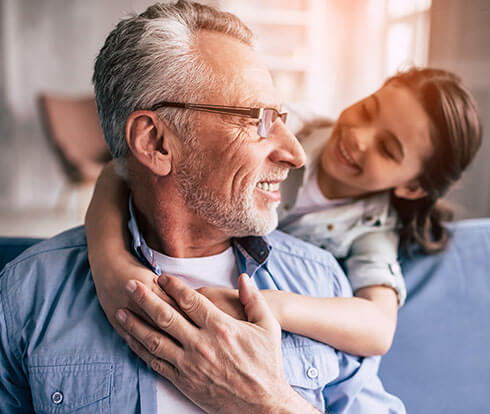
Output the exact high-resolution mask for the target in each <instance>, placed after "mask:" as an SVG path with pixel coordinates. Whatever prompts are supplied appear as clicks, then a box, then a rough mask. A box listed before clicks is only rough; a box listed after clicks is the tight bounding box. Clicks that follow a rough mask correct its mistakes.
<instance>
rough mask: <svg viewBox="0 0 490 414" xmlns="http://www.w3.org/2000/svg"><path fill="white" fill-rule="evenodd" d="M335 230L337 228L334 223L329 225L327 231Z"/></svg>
mask: <svg viewBox="0 0 490 414" xmlns="http://www.w3.org/2000/svg"><path fill="white" fill-rule="evenodd" d="M334 228H335V226H334V225H333V224H332V223H330V224H327V230H328V231H332V230H333V229H334Z"/></svg>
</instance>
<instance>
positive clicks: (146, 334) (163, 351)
mask: <svg viewBox="0 0 490 414" xmlns="http://www.w3.org/2000/svg"><path fill="white" fill-rule="evenodd" d="M116 319H117V321H118V322H119V324H120V325H121V327H122V328H123V329H124V331H125V332H126V334H129V335H131V337H133V338H134V339H135V340H137V341H138V342H139V343H140V344H141V345H143V346H144V347H145V348H146V350H147V351H148V352H149V353H150V354H152V355H153V356H155V357H157V358H160V359H165V360H167V361H168V362H170V363H172V364H176V363H177V361H178V358H180V357H182V355H183V353H184V351H183V349H182V347H181V346H180V345H178V344H177V343H175V342H174V341H173V340H172V339H170V338H169V337H167V336H165V335H164V334H162V333H161V332H158V331H157V330H155V329H154V328H152V327H151V326H149V325H148V324H147V323H146V322H144V321H143V320H141V319H140V318H138V317H137V316H135V315H133V314H132V313H131V312H130V311H127V310H125V309H119V310H118V311H117V312H116Z"/></svg>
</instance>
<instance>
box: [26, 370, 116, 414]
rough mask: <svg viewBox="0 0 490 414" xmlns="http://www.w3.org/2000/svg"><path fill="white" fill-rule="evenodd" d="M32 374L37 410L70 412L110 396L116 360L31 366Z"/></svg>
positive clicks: (34, 400)
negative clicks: (112, 361)
mask: <svg viewBox="0 0 490 414" xmlns="http://www.w3.org/2000/svg"><path fill="white" fill-rule="evenodd" d="M29 378H30V384H31V390H32V400H33V401H32V402H33V405H34V409H35V411H36V412H41V413H67V412H71V411H74V410H78V409H80V408H82V407H84V406H86V405H89V404H93V403H95V402H97V401H99V400H102V399H104V398H108V397H109V395H110V392H111V384H112V364H109V363H86V364H68V365H49V366H30V367H29Z"/></svg>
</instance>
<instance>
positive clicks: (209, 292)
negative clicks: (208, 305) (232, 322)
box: [197, 286, 247, 321]
mask: <svg viewBox="0 0 490 414" xmlns="http://www.w3.org/2000/svg"><path fill="white" fill-rule="evenodd" d="M197 291H198V292H199V293H200V294H201V295H204V296H206V297H207V298H208V299H209V300H210V301H211V302H212V303H213V304H214V305H215V306H216V307H218V308H219V309H221V310H222V311H223V312H225V313H227V314H228V315H230V316H233V317H234V318H235V319H240V320H242V321H245V320H247V317H246V316H245V312H244V310H243V305H242V303H241V302H240V298H239V292H238V290H237V289H228V288H225V287H221V286H205V287H202V288H199V289H197Z"/></svg>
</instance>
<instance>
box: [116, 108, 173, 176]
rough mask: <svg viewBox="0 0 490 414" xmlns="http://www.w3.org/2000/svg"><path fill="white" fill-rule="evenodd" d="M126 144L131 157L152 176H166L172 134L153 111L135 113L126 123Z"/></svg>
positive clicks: (170, 162) (168, 171)
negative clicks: (149, 171) (150, 172)
mask: <svg viewBox="0 0 490 414" xmlns="http://www.w3.org/2000/svg"><path fill="white" fill-rule="evenodd" d="M125 133H126V142H127V143H128V146H129V149H130V150H131V153H132V154H133V156H134V157H135V158H136V159H137V160H138V161H139V162H140V163H141V164H143V165H145V166H146V167H147V168H149V169H150V170H151V171H152V172H153V173H154V174H156V175H159V176H165V175H168V174H169V173H170V171H171V169H172V152H171V151H170V145H169V143H170V140H171V139H172V138H173V134H172V132H171V130H170V128H168V126H167V124H166V123H165V122H164V121H162V120H161V119H160V117H159V116H158V115H157V113H156V112H153V111H143V110H142V111H135V112H133V113H132V114H131V115H129V117H128V120H127V121H126V130H125Z"/></svg>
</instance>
